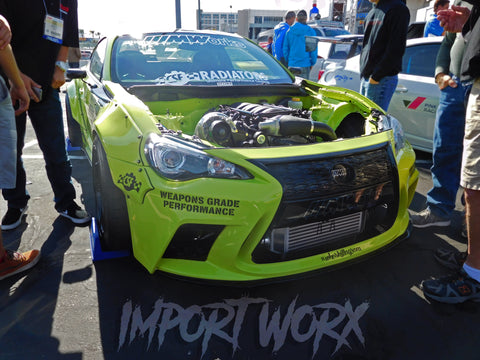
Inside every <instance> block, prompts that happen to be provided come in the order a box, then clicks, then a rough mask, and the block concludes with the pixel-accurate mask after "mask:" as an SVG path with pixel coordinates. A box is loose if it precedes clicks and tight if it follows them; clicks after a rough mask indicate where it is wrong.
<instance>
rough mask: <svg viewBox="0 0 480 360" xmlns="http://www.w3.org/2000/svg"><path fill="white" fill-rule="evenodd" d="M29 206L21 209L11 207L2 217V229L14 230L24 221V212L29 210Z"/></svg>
mask: <svg viewBox="0 0 480 360" xmlns="http://www.w3.org/2000/svg"><path fill="white" fill-rule="evenodd" d="M27 209H28V206H25V207H24V208H21V209H15V208H11V207H9V208H8V209H7V212H6V213H5V215H4V216H3V218H2V230H13V229H15V228H17V227H18V226H19V225H20V224H21V223H22V218H23V214H25V211H27Z"/></svg>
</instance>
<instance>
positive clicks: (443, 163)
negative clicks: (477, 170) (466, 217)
mask: <svg viewBox="0 0 480 360" xmlns="http://www.w3.org/2000/svg"><path fill="white" fill-rule="evenodd" d="M454 79H455V78H454ZM455 80H456V81H457V84H458V86H457V87H456V88H452V87H450V86H448V87H446V88H445V89H443V90H442V91H441V94H440V99H439V104H438V109H437V115H436V118H435V129H434V133H433V156H432V159H433V165H432V167H431V169H430V170H431V172H432V181H433V187H432V188H431V189H430V190H429V191H428V193H427V206H428V207H429V208H430V210H431V212H432V213H433V214H434V215H437V216H439V217H442V218H448V217H450V216H451V214H452V212H453V210H454V209H455V201H456V198H457V191H458V188H459V186H460V169H461V165H462V151H463V136H464V128H465V96H466V94H467V92H468V91H469V88H470V87H471V85H469V86H463V85H462V84H461V83H460V81H458V79H455Z"/></svg>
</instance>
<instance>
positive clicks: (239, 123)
mask: <svg viewBox="0 0 480 360" xmlns="http://www.w3.org/2000/svg"><path fill="white" fill-rule="evenodd" d="M195 135H196V136H198V137H199V138H200V139H202V140H206V141H209V142H211V143H214V144H217V145H220V146H224V147H261V146H286V145H299V144H308V143H315V142H318V137H320V138H321V139H322V140H323V141H332V140H335V139H336V138H337V135H336V134H335V131H334V130H333V129H332V128H331V127H330V126H328V125H326V124H324V123H322V122H318V121H314V120H312V119H311V117H310V112H309V111H308V110H304V109H293V108H289V107H285V106H280V105H271V104H252V103H236V104H233V105H232V106H228V105H220V106H219V107H218V108H217V109H215V111H210V112H207V113H206V114H205V115H204V116H203V117H202V118H201V119H200V121H199V122H198V124H197V126H196V128H195Z"/></svg>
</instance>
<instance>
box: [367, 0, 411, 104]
mask: <svg viewBox="0 0 480 360" xmlns="http://www.w3.org/2000/svg"><path fill="white" fill-rule="evenodd" d="M370 2H371V3H372V4H373V7H372V9H371V10H370V11H369V13H368V14H367V17H366V18H365V33H364V39H363V49H362V52H361V54H360V78H361V79H360V93H361V94H362V95H364V96H366V97H367V98H369V99H370V100H372V101H373V102H375V103H376V104H377V105H379V106H380V107H381V108H382V109H383V110H385V111H387V110H388V106H389V105H390V100H391V99H392V96H393V93H394V92H395V88H396V87H397V83H398V73H399V72H400V71H401V70H402V57H403V54H404V53H405V47H406V43H407V29H408V24H409V22H410V12H409V10H408V8H407V6H406V5H405V3H404V1H402V0H370Z"/></svg>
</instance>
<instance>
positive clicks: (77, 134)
mask: <svg viewBox="0 0 480 360" xmlns="http://www.w3.org/2000/svg"><path fill="white" fill-rule="evenodd" d="M65 112H66V113H67V126H68V138H69V140H70V143H71V144H72V146H73V147H81V146H82V145H83V141H82V131H81V130H80V124H79V123H78V122H76V121H75V119H74V118H73V115H72V108H71V107H70V99H69V98H68V94H67V96H65Z"/></svg>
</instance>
